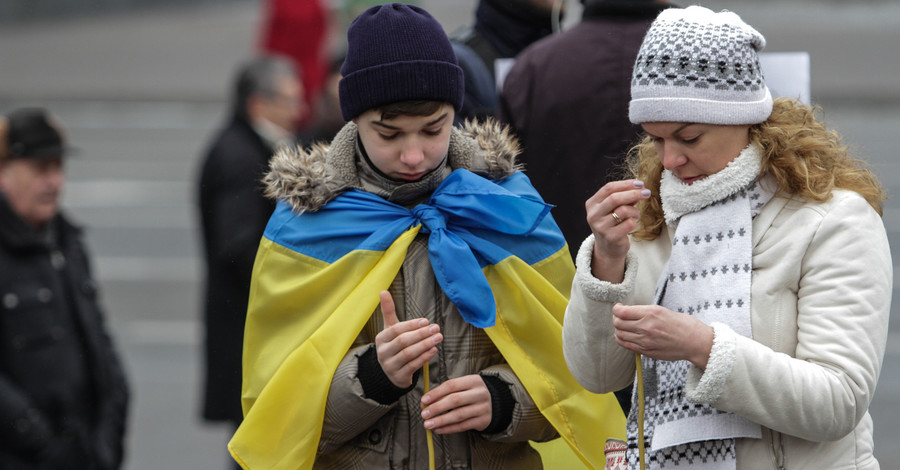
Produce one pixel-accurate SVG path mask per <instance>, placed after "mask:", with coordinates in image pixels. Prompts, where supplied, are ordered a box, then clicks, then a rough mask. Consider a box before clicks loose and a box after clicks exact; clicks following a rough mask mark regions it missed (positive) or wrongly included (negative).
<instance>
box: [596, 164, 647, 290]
mask: <svg viewBox="0 0 900 470" xmlns="http://www.w3.org/2000/svg"><path fill="white" fill-rule="evenodd" d="M649 197H650V190H649V189H645V188H644V182H643V181H639V180H624V181H613V182H611V183H607V184H605V185H603V187H602V188H600V190H598V191H597V192H596V193H594V195H593V196H591V197H590V199H588V200H587V202H585V203H584V206H585V210H586V212H587V222H588V225H590V227H591V232H592V233H593V234H594V255H593V259H592V260H591V272H592V273H593V275H594V277H596V278H597V279H600V280H603V281H608V282H613V283H617V284H618V283H620V282H622V281H623V280H624V278H625V255H626V254H628V249H629V248H630V247H631V243H630V242H629V241H628V234H629V233H630V232H631V231H632V230H634V228H635V227H636V226H637V218H638V217H640V215H641V214H640V211H639V210H638V209H637V207H635V206H636V204H637V203H638V202H639V201H640V200H642V199H647V198H649Z"/></svg>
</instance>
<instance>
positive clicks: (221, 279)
mask: <svg viewBox="0 0 900 470" xmlns="http://www.w3.org/2000/svg"><path fill="white" fill-rule="evenodd" d="M303 103H304V101H303V85H302V83H301V82H300V80H299V78H298V73H297V71H296V69H295V67H294V65H293V63H292V62H291V61H290V60H288V59H287V58H284V57H277V56H264V57H259V58H254V59H251V60H249V61H248V62H246V63H244V64H242V65H241V67H240V68H239V70H238V73H237V74H236V79H235V82H234V88H233V96H232V113H231V117H230V118H229V119H228V122H227V124H226V125H225V126H224V128H223V129H221V130H220V131H219V133H218V134H217V135H216V136H215V138H214V139H213V140H212V142H211V144H210V146H209V149H208V151H207V153H206V156H205V158H204V160H203V164H202V168H201V172H200V178H199V199H200V217H201V222H202V231H203V242H204V248H205V255H206V256H205V259H206V280H205V281H206V283H205V292H204V300H205V302H204V323H205V326H206V331H205V333H206V336H205V347H206V348H205V351H204V352H205V357H204V358H205V373H206V377H205V382H204V385H205V389H204V395H203V412H202V413H203V418H204V419H206V420H208V421H213V422H229V423H231V424H233V425H234V426H237V424H238V423H240V422H241V418H242V413H241V350H242V347H243V337H244V319H245V317H246V314H247V298H248V290H249V288H250V271H251V269H252V267H253V259H254V257H255V256H256V248H257V246H258V245H259V240H260V237H261V236H262V233H263V229H265V227H266V222H268V220H269V216H270V215H271V214H272V210H273V209H274V208H275V203H274V201H272V200H270V199H267V198H265V197H264V196H263V194H262V183H261V179H262V176H263V174H264V173H265V171H266V169H267V164H268V161H269V157H270V156H271V155H272V153H273V152H274V151H275V149H277V148H278V147H280V146H283V145H295V135H294V132H293V129H294V124H295V123H296V122H297V120H298V119H299V118H300V117H301V116H302V115H303V113H304V109H305V106H304V104H303Z"/></svg>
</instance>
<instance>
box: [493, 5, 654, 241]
mask: <svg viewBox="0 0 900 470" xmlns="http://www.w3.org/2000/svg"><path fill="white" fill-rule="evenodd" d="M669 6H671V5H667V4H657V3H652V2H649V1H632V0H629V1H621V0H620V1H587V2H585V9H584V11H583V16H582V21H581V22H580V23H579V24H577V25H575V26H573V27H572V28H571V29H569V30H567V31H565V32H563V33H560V34H558V35H554V36H551V37H549V38H545V39H543V40H541V41H538V42H536V43H534V44H532V45H531V46H530V47H529V48H528V49H525V50H524V51H523V52H522V53H521V54H519V55H518V56H517V57H516V63H515V65H513V68H512V70H510V72H509V75H507V77H506V81H505V82H504V86H503V90H502V91H501V93H500V98H499V106H500V109H499V110H498V115H497V117H498V119H500V120H501V121H504V122H507V123H509V124H510V125H511V127H512V128H513V130H514V131H515V132H516V133H517V134H518V136H519V141H520V142H521V144H522V147H523V152H522V154H521V155H520V157H519V161H520V162H521V163H523V164H524V165H525V170H526V171H527V172H528V175H529V177H530V178H531V181H532V183H533V184H534V187H535V188H537V190H538V192H540V193H541V194H542V195H543V196H544V200H546V201H547V202H548V203H550V204H555V205H556V206H557V207H556V208H554V209H553V212H552V213H553V218H554V219H556V222H557V223H558V224H559V228H560V229H561V230H562V232H563V235H565V237H566V241H567V242H568V244H569V250H570V251H571V252H572V253H573V255H574V252H575V251H576V250H577V249H578V246H579V245H580V244H581V241H582V240H584V238H585V237H586V236H587V235H589V234H590V228H589V227H588V225H587V222H586V221H585V213H584V202H585V201H586V200H587V199H588V198H589V197H591V196H592V195H593V194H594V193H595V192H596V191H597V190H598V189H600V187H601V186H603V184H604V183H606V182H608V181H612V180H614V179H617V176H619V175H617V174H615V173H614V171H615V170H617V169H619V167H620V166H621V164H622V161H623V157H624V154H625V152H626V151H627V149H628V147H629V146H630V145H631V144H632V143H634V141H635V140H636V139H637V137H638V133H639V131H640V128H639V127H637V126H634V125H633V124H631V122H629V120H628V102H629V101H630V99H631V71H632V69H633V68H634V60H635V57H636V56H637V52H638V49H639V48H640V45H641V42H642V41H643V39H644V34H645V33H646V31H647V28H649V26H650V23H651V22H652V21H653V19H654V18H656V16H657V14H658V13H659V12H660V11H661V10H662V9H664V8H667V7H669Z"/></svg>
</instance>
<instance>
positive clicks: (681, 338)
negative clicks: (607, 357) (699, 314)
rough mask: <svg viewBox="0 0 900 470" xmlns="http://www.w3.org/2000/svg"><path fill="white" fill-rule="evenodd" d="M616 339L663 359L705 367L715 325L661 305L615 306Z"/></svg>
mask: <svg viewBox="0 0 900 470" xmlns="http://www.w3.org/2000/svg"><path fill="white" fill-rule="evenodd" d="M612 313H613V326H614V327H615V329H616V331H615V338H616V343H618V344H619V346H622V347H623V348H625V349H628V350H629V351H634V352H636V353H640V354H643V355H645V356H647V357H652V358H653V359H659V360H662V361H678V360H682V359H683V360H687V361H690V362H691V363H692V364H694V365H695V366H697V367H699V368H700V369H702V370H705V369H706V363H707V361H708V360H709V354H710V351H711V350H712V344H713V328H712V327H711V326H709V325H707V324H705V323H703V322H702V321H700V320H698V319H697V318H694V317H692V316H690V315H687V314H684V313H679V312H673V311H672V310H669V309H667V308H665V307H662V306H659V305H623V304H616V305H614V306H613V310H612Z"/></svg>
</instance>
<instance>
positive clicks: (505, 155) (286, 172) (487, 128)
mask: <svg viewBox="0 0 900 470" xmlns="http://www.w3.org/2000/svg"><path fill="white" fill-rule="evenodd" d="M357 135H358V129H357V127H356V124H354V123H353V122H349V123H347V124H346V125H345V126H344V127H343V128H342V129H341V131H340V132H338V134H337V135H336V136H335V138H334V140H333V141H332V142H331V144H321V143H320V144H315V145H313V146H312V147H310V148H308V149H303V148H302V147H300V146H293V147H282V148H281V149H279V150H278V151H277V152H276V153H275V155H274V156H272V159H271V160H270V161H269V172H268V173H267V174H266V175H265V177H264V178H263V183H264V184H265V194H266V196H267V197H269V198H272V199H276V200H284V201H286V202H287V203H288V204H289V205H290V206H291V208H292V209H293V210H294V211H295V212H297V213H302V212H305V211H317V210H319V209H320V208H321V207H322V206H324V205H325V204H327V203H328V202H329V201H331V200H332V199H334V198H335V197H337V196H338V195H339V194H340V193H341V192H343V191H346V190H348V189H353V188H361V181H360V177H359V172H358V169H357V161H358V160H359V158H360V157H359V156H358V155H357V151H356V139H357ZM520 152H521V149H520V147H519V142H518V140H517V139H516V138H515V137H514V136H513V135H512V133H511V132H510V131H509V128H508V127H507V126H505V125H501V124H499V123H497V122H495V121H493V120H487V121H485V122H474V121H466V123H465V124H464V126H463V127H462V128H454V129H453V130H452V131H451V134H450V148H449V151H448V161H449V164H450V167H451V168H452V169H458V168H464V169H467V170H470V171H472V172H474V173H477V174H479V175H481V176H484V177H486V178H488V179H501V178H505V177H507V176H509V175H512V174H513V173H515V172H516V171H520V170H521V166H520V165H518V164H516V156H517V155H518V154H519V153H520Z"/></svg>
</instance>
